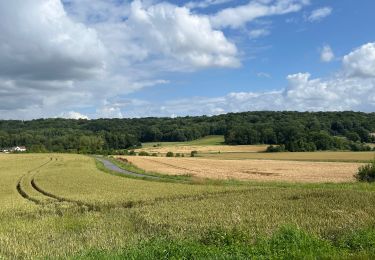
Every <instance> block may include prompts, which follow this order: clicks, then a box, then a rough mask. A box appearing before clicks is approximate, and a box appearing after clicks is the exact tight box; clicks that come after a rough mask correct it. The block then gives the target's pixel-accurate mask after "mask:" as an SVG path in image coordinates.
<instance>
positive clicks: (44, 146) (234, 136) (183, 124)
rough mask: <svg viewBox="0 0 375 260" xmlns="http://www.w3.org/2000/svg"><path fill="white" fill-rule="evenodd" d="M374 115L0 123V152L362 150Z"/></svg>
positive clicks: (372, 128)
mask: <svg viewBox="0 0 375 260" xmlns="http://www.w3.org/2000/svg"><path fill="white" fill-rule="evenodd" d="M374 132H375V113H361V112H316V113H310V112H244V113H229V114H225V115H218V116H212V117H208V116H199V117H179V118H140V119H96V120H83V119H82V120H70V119H60V118H56V119H38V120H31V121H19V120H1V121H0V147H1V148H4V147H12V146H26V147H27V148H28V150H29V151H31V152H72V153H112V152H114V151H117V150H124V149H132V148H135V147H139V146H140V145H141V143H143V142H168V141H174V142H183V141H190V140H195V139H198V138H201V137H204V136H207V135H224V136H225V143H226V144H232V145H245V144H270V145H275V146H277V145H282V146H280V147H281V148H282V149H285V150H287V151H314V150H332V149H340V150H341V149H350V150H366V149H368V148H367V146H365V145H363V144H364V143H370V142H375V137H374V136H372V135H370V133H374Z"/></svg>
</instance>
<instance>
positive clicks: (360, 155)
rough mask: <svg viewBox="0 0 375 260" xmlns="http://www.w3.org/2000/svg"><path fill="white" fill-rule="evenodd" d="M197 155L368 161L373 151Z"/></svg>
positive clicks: (373, 154) (220, 157) (374, 155)
mask: <svg viewBox="0 0 375 260" xmlns="http://www.w3.org/2000/svg"><path fill="white" fill-rule="evenodd" d="M199 157H203V158H206V159H218V160H246V159H257V160H287V161H323V162H327V161H330V162H368V161H370V160H373V159H374V158H375V153H374V152H331V151H329V152H296V153H289V152H286V153H221V154H213V153H201V154H199Z"/></svg>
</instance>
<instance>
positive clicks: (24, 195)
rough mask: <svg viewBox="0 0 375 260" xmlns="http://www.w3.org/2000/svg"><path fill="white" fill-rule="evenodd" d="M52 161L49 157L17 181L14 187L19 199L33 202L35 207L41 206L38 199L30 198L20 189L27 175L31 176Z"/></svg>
mask: <svg viewBox="0 0 375 260" xmlns="http://www.w3.org/2000/svg"><path fill="white" fill-rule="evenodd" d="M52 161H53V158H52V157H51V158H50V159H49V160H48V161H47V162H45V163H43V164H41V165H40V166H38V167H36V168H34V169H31V170H29V171H28V172H27V173H26V174H24V175H23V176H21V178H20V179H19V180H18V182H17V185H16V190H17V192H18V193H19V194H20V196H21V197H23V198H24V199H26V200H28V201H30V202H33V203H35V204H37V205H42V204H43V202H42V201H40V200H38V199H35V198H33V197H32V196H30V195H29V194H27V192H26V191H25V190H24V189H23V188H22V181H23V180H24V178H26V177H27V176H28V175H30V174H32V173H33V172H34V171H37V170H39V169H41V168H43V167H45V166H46V165H48V164H49V163H50V162H52Z"/></svg>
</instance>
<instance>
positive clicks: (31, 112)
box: [0, 0, 375, 120]
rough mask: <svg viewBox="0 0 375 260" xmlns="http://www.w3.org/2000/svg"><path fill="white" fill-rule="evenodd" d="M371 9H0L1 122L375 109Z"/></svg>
mask: <svg viewBox="0 0 375 260" xmlns="http://www.w3.org/2000/svg"><path fill="white" fill-rule="evenodd" d="M374 10H375V1H373V0H361V1H354V0H341V1H337V0H250V1H249V0H203V1H195V0H191V1H183V0H180V1H157V0H143V1H142V0H134V1H125V0H12V1H7V0H0V118H1V119H22V120H29V119H35V118H57V117H59V118H72V119H79V118H85V119H86V118H87V119H95V118H134V117H136V118H138V117H149V116H157V117H177V116H188V115H189V116H195V115H208V116H211V115H217V114H223V113H228V112H242V111H263V110H268V111H270V110H276V111H281V110H288V111H290V110H292V111H344V110H353V111H363V112H375V30H374V28H373V27H374V26H373V25H374V24H375V16H374V15H373V11H374Z"/></svg>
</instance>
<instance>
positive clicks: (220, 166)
mask: <svg viewBox="0 0 375 260" xmlns="http://www.w3.org/2000/svg"><path fill="white" fill-rule="evenodd" d="M127 160H129V161H130V162H131V163H133V164H134V165H136V166H137V167H139V168H141V169H144V170H146V171H149V172H152V171H154V172H156V173H165V174H170V175H192V176H195V177H199V178H210V179H241V180H258V181H289V182H351V181H354V177H353V176H354V174H355V173H356V171H357V169H358V167H359V166H361V164H359V163H339V162H332V163H331V162H296V161H277V160H272V161H264V160H229V161H227V160H212V159H196V158H165V157H163V158H162V157H156V158H153V157H127Z"/></svg>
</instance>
